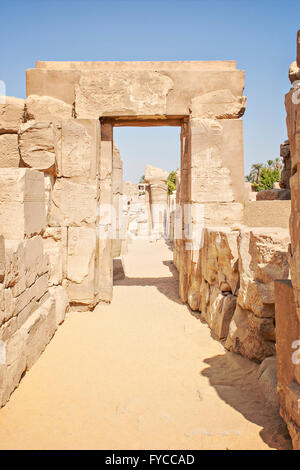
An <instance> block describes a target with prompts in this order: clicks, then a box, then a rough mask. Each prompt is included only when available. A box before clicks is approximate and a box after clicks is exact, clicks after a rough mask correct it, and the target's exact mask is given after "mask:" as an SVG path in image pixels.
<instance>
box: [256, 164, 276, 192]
mask: <svg viewBox="0 0 300 470" xmlns="http://www.w3.org/2000/svg"><path fill="white" fill-rule="evenodd" d="M280 173H281V170H279V169H278V168H271V167H265V168H262V170H261V172H260V175H259V180H258V183H253V186H254V188H255V191H263V190H264V189H273V187H274V183H276V182H278V181H279V180H280Z"/></svg>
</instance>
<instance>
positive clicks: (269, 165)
mask: <svg viewBox="0 0 300 470" xmlns="http://www.w3.org/2000/svg"><path fill="white" fill-rule="evenodd" d="M267 164H268V167H269V168H272V167H273V165H274V160H267Z"/></svg>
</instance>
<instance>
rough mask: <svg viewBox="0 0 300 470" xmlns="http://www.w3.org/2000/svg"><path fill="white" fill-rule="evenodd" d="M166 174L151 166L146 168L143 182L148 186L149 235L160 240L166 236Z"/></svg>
mask: <svg viewBox="0 0 300 470" xmlns="http://www.w3.org/2000/svg"><path fill="white" fill-rule="evenodd" d="M167 178H168V173H167V172H166V171H163V170H161V169H160V168H155V167H153V166H151V165H148V166H147V167H146V172H145V181H146V182H147V183H148V184H149V195H150V208H151V220H152V228H151V235H152V236H154V237H156V238H160V237H162V236H164V235H165V234H166V226H167V219H168V185H167Z"/></svg>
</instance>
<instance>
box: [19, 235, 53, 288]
mask: <svg viewBox="0 0 300 470" xmlns="http://www.w3.org/2000/svg"><path fill="white" fill-rule="evenodd" d="M24 265H25V277H26V287H30V286H31V285H32V284H33V283H34V282H35V281H36V279H37V278H38V277H39V276H41V275H42V274H45V273H46V272H47V271H48V269H49V266H48V258H47V256H46V255H45V254H44V246H43V239H42V237H41V236H40V235H37V236H35V237H33V238H29V239H27V240H25V241H24Z"/></svg>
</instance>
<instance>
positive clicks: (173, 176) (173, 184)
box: [167, 170, 176, 194]
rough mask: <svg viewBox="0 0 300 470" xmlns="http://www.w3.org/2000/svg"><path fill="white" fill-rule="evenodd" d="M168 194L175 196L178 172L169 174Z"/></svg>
mask: <svg viewBox="0 0 300 470" xmlns="http://www.w3.org/2000/svg"><path fill="white" fill-rule="evenodd" d="M167 183H168V194H173V192H174V191H176V171H174V170H173V171H171V172H170V173H169V176H168V179H167Z"/></svg>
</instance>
